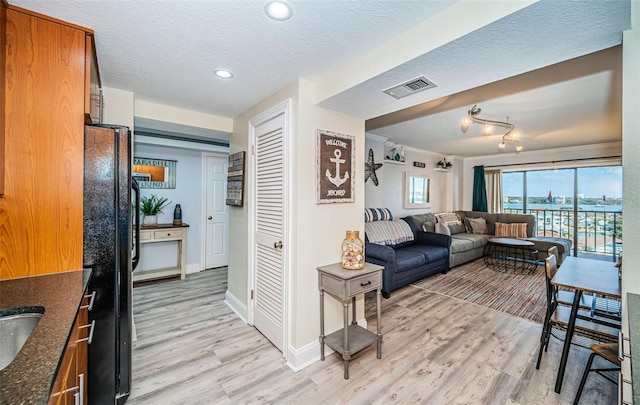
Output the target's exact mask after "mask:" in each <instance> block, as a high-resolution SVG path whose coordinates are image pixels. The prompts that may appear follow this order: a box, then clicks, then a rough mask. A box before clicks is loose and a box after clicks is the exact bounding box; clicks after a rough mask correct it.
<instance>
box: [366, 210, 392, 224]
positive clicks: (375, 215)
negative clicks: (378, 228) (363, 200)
mask: <svg viewBox="0 0 640 405" xmlns="http://www.w3.org/2000/svg"><path fill="white" fill-rule="evenodd" d="M391 220H393V215H391V211H389V209H388V208H365V209H364V222H373V221H391Z"/></svg>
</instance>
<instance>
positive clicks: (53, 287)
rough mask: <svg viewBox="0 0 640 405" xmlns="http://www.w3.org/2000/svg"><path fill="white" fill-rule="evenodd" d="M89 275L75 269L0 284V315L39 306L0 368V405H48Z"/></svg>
mask: <svg viewBox="0 0 640 405" xmlns="http://www.w3.org/2000/svg"><path fill="white" fill-rule="evenodd" d="M90 275H91V270H77V271H68V272H63V273H53V274H46V275H40V276H33V277H22V278H14V279H9V280H2V281H0V315H8V314H11V313H16V312H20V309H17V310H16V308H19V307H42V308H44V314H43V315H42V318H41V319H40V322H38V325H37V326H36V327H35V329H34V330H33V332H32V333H31V336H30V337H29V339H27V341H26V342H25V344H24V346H23V347H22V350H21V351H20V353H18V355H17V356H16V358H15V359H14V360H13V362H11V363H10V364H9V365H8V366H7V367H5V369H4V370H0V404H2V405H4V404H25V405H26V404H46V403H47V402H48V400H49V394H50V391H51V386H52V384H53V380H54V378H55V376H56V373H57V371H58V366H59V363H60V360H61V357H62V354H63V352H64V349H65V347H66V345H67V340H68V339H69V335H70V332H71V327H72V326H73V322H74V321H75V318H76V314H77V312H78V309H79V307H80V304H81V302H82V298H83V296H84V292H85V290H86V288H87V284H88V282H89V278H90ZM22 312H24V311H22Z"/></svg>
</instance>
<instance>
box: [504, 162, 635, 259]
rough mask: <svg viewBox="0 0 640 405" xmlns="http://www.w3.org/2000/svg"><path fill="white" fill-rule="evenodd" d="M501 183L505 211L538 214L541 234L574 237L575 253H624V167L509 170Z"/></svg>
mask: <svg viewBox="0 0 640 405" xmlns="http://www.w3.org/2000/svg"><path fill="white" fill-rule="evenodd" d="M576 180H577V184H578V189H577V190H575V188H574V185H575V184H576ZM502 182H503V193H502V195H503V210H504V212H514V213H522V212H526V213H529V214H533V215H535V216H536V224H537V226H536V232H537V235H538V236H554V237H562V238H569V239H571V240H572V241H573V244H574V252H573V253H574V254H575V253H578V254H592V255H605V256H608V257H609V258H610V259H612V260H615V258H616V257H617V256H618V255H619V254H620V251H621V248H622V167H621V166H606V167H589V168H572V169H561V170H537V171H524V172H508V173H503V175H502ZM576 202H577V203H576ZM574 206H577V208H574ZM574 209H575V211H574ZM574 217H575V218H574Z"/></svg>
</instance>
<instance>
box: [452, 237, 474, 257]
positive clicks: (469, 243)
mask: <svg viewBox="0 0 640 405" xmlns="http://www.w3.org/2000/svg"><path fill="white" fill-rule="evenodd" d="M458 236H459V235H456V237H455V238H454V237H452V238H451V253H459V252H464V251H467V250H472V249H473V248H474V243H473V240H470V239H467V238H462V237H458Z"/></svg>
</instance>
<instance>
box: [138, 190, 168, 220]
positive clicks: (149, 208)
mask: <svg viewBox="0 0 640 405" xmlns="http://www.w3.org/2000/svg"><path fill="white" fill-rule="evenodd" d="M169 204H171V201H169V199H168V198H167V197H158V196H157V195H155V194H152V195H151V197H146V196H143V197H140V212H142V214H143V215H158V214H162V213H163V211H162V210H163V209H164V208H165V207H166V206H167V205H169Z"/></svg>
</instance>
